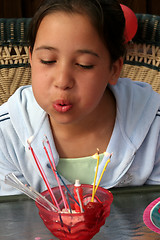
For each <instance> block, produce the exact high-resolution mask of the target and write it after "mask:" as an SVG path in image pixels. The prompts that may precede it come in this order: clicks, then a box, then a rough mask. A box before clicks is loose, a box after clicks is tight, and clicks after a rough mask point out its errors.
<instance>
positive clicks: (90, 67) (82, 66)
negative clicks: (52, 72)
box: [76, 63, 94, 69]
mask: <svg viewBox="0 0 160 240" xmlns="http://www.w3.org/2000/svg"><path fill="white" fill-rule="evenodd" d="M76 65H77V66H79V67H81V68H84V69H92V68H94V65H82V64H79V63H76Z"/></svg>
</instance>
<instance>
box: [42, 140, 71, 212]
mask: <svg viewBox="0 0 160 240" xmlns="http://www.w3.org/2000/svg"><path fill="white" fill-rule="evenodd" d="M45 137H46V142H47V144H48V147H49V151H50V154H51V158H52V162H51V159H50V157H49V154H48V152H47V149H46V147H45V145H44V142H43V145H44V149H45V152H46V154H47V157H48V160H49V162H50V165H51V168H52V170H53V173H54V175H55V178H56V180H57V183H58V186H59V190H60V193H61V196H62V199H63V203H64V207H65V210H66V211H68V209H67V205H66V199H65V196H64V193H63V191H62V187H61V184H60V181H59V178H58V176H57V174H56V164H55V161H54V157H53V153H52V150H51V146H50V143H49V140H48V138H47V136H45Z"/></svg>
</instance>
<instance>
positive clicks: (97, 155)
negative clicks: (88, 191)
mask: <svg viewBox="0 0 160 240" xmlns="http://www.w3.org/2000/svg"><path fill="white" fill-rule="evenodd" d="M92 157H93V158H95V159H97V166H96V172H95V176H94V182H93V189H92V199H91V202H93V201H94V196H95V184H96V179H97V172H98V166H99V149H98V148H97V153H95V154H94V155H93V156H92Z"/></svg>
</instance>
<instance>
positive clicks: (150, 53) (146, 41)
mask: <svg viewBox="0 0 160 240" xmlns="http://www.w3.org/2000/svg"><path fill="white" fill-rule="evenodd" d="M137 18H138V31H137V34H136V36H135V38H134V39H133V42H131V43H129V44H128V49H127V54H126V56H125V61H124V62H125V64H124V67H123V70H122V73H121V77H129V78H131V79H132V80H133V81H142V82H147V83H149V84H151V85H152V88H153V90H155V91H157V92H158V93H160V17H159V16H154V15H149V14H137Z"/></svg>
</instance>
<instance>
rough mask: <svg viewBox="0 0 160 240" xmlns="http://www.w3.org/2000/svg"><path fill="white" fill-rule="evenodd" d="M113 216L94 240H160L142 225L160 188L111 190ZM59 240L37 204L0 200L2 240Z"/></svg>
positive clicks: (23, 198) (10, 198) (22, 197)
mask: <svg viewBox="0 0 160 240" xmlns="http://www.w3.org/2000/svg"><path fill="white" fill-rule="evenodd" d="M111 192H112V193H113V196H114V200H113V203H112V205H111V213H110V216H109V217H108V218H107V219H106V223H105V225H104V226H103V227H101V230H100V232H99V233H98V234H96V235H95V236H94V238H93V240H103V239H105V240H142V239H143V240H158V239H160V235H159V234H157V233H155V232H152V231H151V230H150V229H149V228H147V227H146V226H145V224H144V223H143V212H144V210H145V208H146V207H147V206H148V204H150V203H151V202H152V201H153V200H155V199H156V198H158V197H160V186H143V187H132V188H131V187H130V188H115V189H111ZM19 239H21V240H56V239H57V238H55V237H54V236H53V235H52V234H51V233H50V232H49V230H48V229H47V228H46V227H45V225H44V224H43V221H42V220H41V218H40V217H39V214H38V209H37V208H36V206H35V203H34V201H32V200H31V199H29V198H28V197H27V196H25V195H19V196H6V197H0V240H19Z"/></svg>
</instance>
